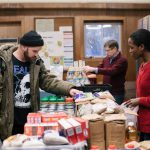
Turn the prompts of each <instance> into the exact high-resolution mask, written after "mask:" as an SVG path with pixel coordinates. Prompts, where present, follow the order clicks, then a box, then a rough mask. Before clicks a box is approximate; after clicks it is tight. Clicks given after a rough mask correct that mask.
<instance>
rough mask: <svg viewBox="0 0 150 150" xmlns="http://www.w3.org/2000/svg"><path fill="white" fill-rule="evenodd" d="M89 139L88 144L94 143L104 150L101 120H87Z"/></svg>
mask: <svg viewBox="0 0 150 150" xmlns="http://www.w3.org/2000/svg"><path fill="white" fill-rule="evenodd" d="M89 128H90V140H89V144H90V147H91V145H96V146H98V148H99V149H100V150H105V136H104V135H105V133H104V121H103V120H89Z"/></svg>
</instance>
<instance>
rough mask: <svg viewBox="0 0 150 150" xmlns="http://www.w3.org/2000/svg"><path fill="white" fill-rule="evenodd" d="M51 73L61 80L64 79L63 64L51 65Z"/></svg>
mask: <svg viewBox="0 0 150 150" xmlns="http://www.w3.org/2000/svg"><path fill="white" fill-rule="evenodd" d="M50 73H51V74H54V75H56V76H57V78H58V79H59V80H62V79H63V66H62V65H51V66H50Z"/></svg>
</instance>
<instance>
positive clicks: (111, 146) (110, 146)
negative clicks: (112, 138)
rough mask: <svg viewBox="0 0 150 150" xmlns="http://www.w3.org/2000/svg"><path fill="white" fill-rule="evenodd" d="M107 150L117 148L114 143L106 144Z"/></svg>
mask: <svg viewBox="0 0 150 150" xmlns="http://www.w3.org/2000/svg"><path fill="white" fill-rule="evenodd" d="M108 150H117V148H116V146H115V145H114V144H111V145H109V146H108Z"/></svg>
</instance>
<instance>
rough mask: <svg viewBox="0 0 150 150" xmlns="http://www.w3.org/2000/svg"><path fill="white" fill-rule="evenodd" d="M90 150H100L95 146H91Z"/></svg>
mask: <svg viewBox="0 0 150 150" xmlns="http://www.w3.org/2000/svg"><path fill="white" fill-rule="evenodd" d="M90 150H100V149H99V148H98V146H97V145H92V146H91V148H90Z"/></svg>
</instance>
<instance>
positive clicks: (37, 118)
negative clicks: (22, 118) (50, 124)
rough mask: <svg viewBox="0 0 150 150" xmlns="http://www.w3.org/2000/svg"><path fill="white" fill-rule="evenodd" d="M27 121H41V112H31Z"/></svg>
mask: <svg viewBox="0 0 150 150" xmlns="http://www.w3.org/2000/svg"><path fill="white" fill-rule="evenodd" d="M27 123H36V124H37V123H41V114H40V113H29V114H28V116H27Z"/></svg>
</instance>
